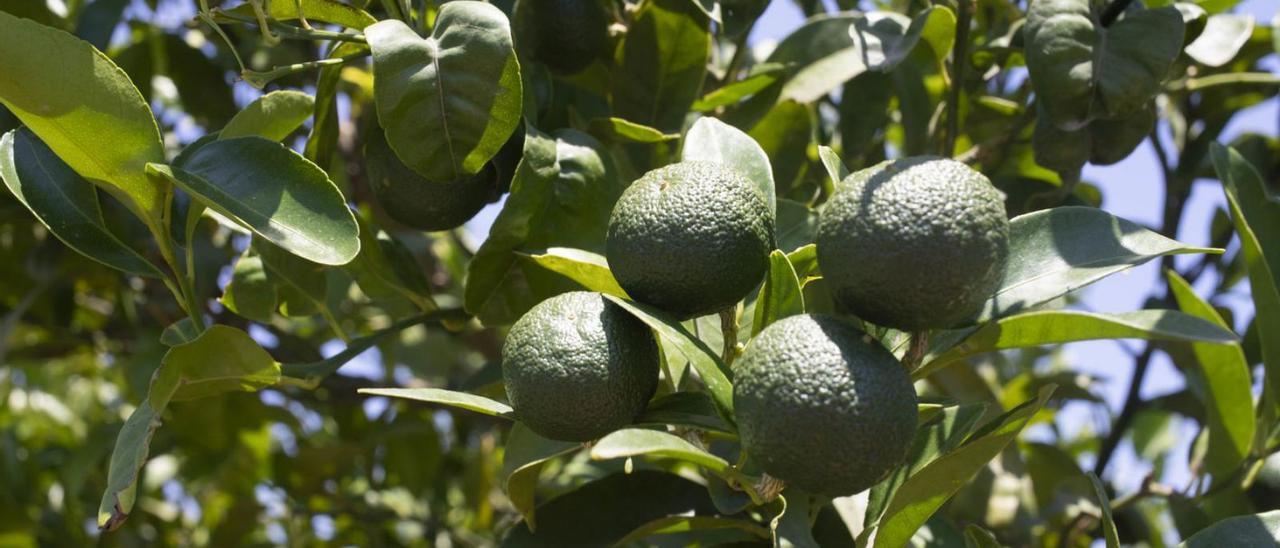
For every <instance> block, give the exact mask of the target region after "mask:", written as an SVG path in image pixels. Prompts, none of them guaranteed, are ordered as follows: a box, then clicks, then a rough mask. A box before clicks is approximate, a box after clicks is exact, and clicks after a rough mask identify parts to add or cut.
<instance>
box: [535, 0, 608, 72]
mask: <svg viewBox="0 0 1280 548" xmlns="http://www.w3.org/2000/svg"><path fill="white" fill-rule="evenodd" d="M522 1H523V2H527V3H528V6H527V10H526V11H525V13H528V14H529V17H530V18H531V21H530V23H531V24H532V25H533V32H532V33H531V35H530V39H531V41H532V42H533V43H532V44H531V45H532V47H533V55H534V58H535V59H537V60H538V61H539V62H541V63H542V64H544V65H546V66H547V68H550V69H551V70H552V71H554V72H557V73H560V74H574V73H577V72H581V71H582V70H583V69H585V68H587V67H588V66H590V65H591V63H593V62H595V60H596V59H598V58H600V57H601V56H602V55H603V54H605V53H606V52H607V51H608V46H609V21H608V19H607V18H606V17H605V12H604V8H603V7H602V6H601V4H600V2H599V0H522Z"/></svg>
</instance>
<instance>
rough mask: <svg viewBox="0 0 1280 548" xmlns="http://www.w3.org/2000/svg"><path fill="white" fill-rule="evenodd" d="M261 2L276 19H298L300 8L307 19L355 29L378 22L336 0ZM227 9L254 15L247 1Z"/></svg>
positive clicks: (231, 11)
mask: <svg viewBox="0 0 1280 548" xmlns="http://www.w3.org/2000/svg"><path fill="white" fill-rule="evenodd" d="M262 4H263V6H262V7H263V8H264V10H263V11H265V12H266V14H267V15H268V16H270V17H271V18H272V19H275V20H277V21H290V20H294V19H298V18H299V10H301V15H304V16H306V18H307V20H308V21H319V22H322V23H332V24H334V25H342V26H344V27H347V28H351V29H356V30H361V29H363V28H365V27H367V26H369V25H372V24H374V23H376V22H378V20H377V19H375V18H374V17H373V16H372V15H369V13H368V12H366V11H364V10H362V9H360V8H357V7H354V6H351V5H348V4H346V3H343V2H339V1H337V0H265V1H264V2H263V3H262ZM227 11H228V12H229V13H233V14H235V15H238V16H240V17H254V13H253V6H251V5H250V3H249V2H245V3H244V4H241V5H239V6H236V7H234V8H231V9H230V10H227ZM215 13H216V10H215ZM219 19H220V20H221V19H225V18H219Z"/></svg>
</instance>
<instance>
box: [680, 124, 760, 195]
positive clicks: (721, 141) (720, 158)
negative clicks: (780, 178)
mask: <svg viewBox="0 0 1280 548" xmlns="http://www.w3.org/2000/svg"><path fill="white" fill-rule="evenodd" d="M680 159H681V160H683V161H686V162H689V161H703V162H716V163H719V164H724V165H726V166H729V167H730V168H732V169H734V170H736V171H738V172H739V173H741V174H742V175H744V176H746V177H747V179H748V180H749V181H751V182H752V183H755V185H756V187H757V188H759V189H760V194H761V195H763V196H764V198H765V200H766V201H767V202H769V210H770V211H772V212H773V214H774V216H775V217H777V214H778V198H777V191H776V190H775V189H774V183H773V167H772V166H770V165H769V157H768V156H766V155H765V153H764V149H762V148H760V144H759V143H756V141H755V139H752V138H751V136H750V135H747V134H746V133H744V132H743V131H742V130H740V129H738V128H736V127H733V126H731V125H729V124H726V123H724V122H721V121H720V120H718V119H715V118H700V119H699V120H698V121H697V122H694V124H693V127H691V128H689V133H688V135H685V138H684V149H683V150H682V151H681V153H680Z"/></svg>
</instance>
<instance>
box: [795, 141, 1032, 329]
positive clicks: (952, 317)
mask: <svg viewBox="0 0 1280 548" xmlns="http://www.w3.org/2000/svg"><path fill="white" fill-rule="evenodd" d="M817 246H818V265H819V267H820V268H821V269H822V273H823V276H824V277H825V279H826V280H827V281H828V283H829V284H830V287H831V289H832V294H833V296H834V297H835V300H836V302H837V303H839V304H840V305H841V306H842V307H844V308H845V309H846V310H848V311H849V312H852V313H853V314H856V315H858V316H859V317H861V318H863V319H865V320H868V321H871V322H873V323H876V324H878V325H882V326H888V327H894V328H898V329H902V330H908V331H917V330H921V329H931V328H943V327H952V326H955V325H956V324H958V323H960V322H963V321H964V320H966V319H968V318H969V317H970V316H972V315H973V314H975V313H976V312H977V311H978V309H979V308H980V307H981V306H982V303H983V302H984V301H985V300H986V299H987V298H988V297H990V296H991V294H992V293H994V292H995V290H996V289H998V288H999V284H1000V281H1001V278H1002V277H1003V276H1004V269H1005V263H1006V262H1007V260H1008V255H1009V221H1008V219H1007V218H1006V215H1005V209H1004V201H1003V199H1002V198H1001V196H1000V193H999V191H997V190H996V189H995V187H993V186H992V185H991V182H990V181H989V180H987V178H986V177H984V176H983V175H982V174H981V173H978V172H977V171H974V170H973V169H970V168H969V166H966V165H964V164H962V163H960V162H957V161H954V160H950V159H944V158H937V157H931V156H921V157H914V158H904V159H900V160H894V161H889V162H884V163H881V164H879V165H876V166H873V167H870V168H867V169H865V170H862V171H859V172H857V173H854V174H852V175H850V176H849V177H848V178H846V179H845V180H844V181H843V182H842V183H841V184H840V185H839V186H838V187H837V188H836V193H835V195H834V196H833V197H832V199H831V202H830V203H828V204H827V206H826V208H825V209H824V210H823V211H822V214H821V219H820V220H819V224H818V236H817Z"/></svg>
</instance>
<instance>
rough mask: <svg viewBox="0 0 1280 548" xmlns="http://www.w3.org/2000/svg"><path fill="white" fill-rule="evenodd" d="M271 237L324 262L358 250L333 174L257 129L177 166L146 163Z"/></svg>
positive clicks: (217, 143) (343, 260)
mask: <svg viewBox="0 0 1280 548" xmlns="http://www.w3.org/2000/svg"><path fill="white" fill-rule="evenodd" d="M147 169H148V170H151V171H152V172H154V173H160V174H163V175H165V176H166V177H167V178H169V179H170V180H172V181H174V182H175V183H177V184H178V185H179V186H181V187H182V189H183V190H185V191H187V192H188V193H190V194H191V195H192V196H194V197H196V198H197V199H198V200H200V201H201V202H202V203H204V204H205V205H207V206H208V207H210V208H212V209H214V210H216V211H217V212H218V213H221V214H223V215H225V216H227V217H230V218H232V219H234V220H236V221H238V222H239V223H241V224H242V225H243V226H244V227H245V228H248V229H250V230H252V231H253V232H254V233H255V234H258V235H259V236H262V237H263V238H265V239H267V240H268V241H270V242H271V243H274V244H276V245H278V246H280V247H281V248H284V249H285V250H287V251H289V252H290V253H293V254H295V255H298V256H299V257H302V258H304V259H307V260H311V261H315V262H317V263H320V264H326V265H340V264H345V263H347V262H349V261H351V259H352V258H354V257H355V256H356V253H357V252H359V250H360V238H359V229H358V228H357V226H356V220H355V217H354V216H352V214H351V210H350V209H348V208H347V204H346V202H344V201H343V198H342V194H341V193H340V192H338V188H337V187H336V186H334V184H333V181H330V180H329V177H328V176H327V175H325V173H324V171H323V170H321V169H320V168H318V167H316V165H315V164H313V163H311V162H309V161H307V160H306V159H305V158H303V157H302V156H299V155H298V154H297V153H296V152H293V151H292V150H289V149H288V148H286V147H284V146H282V145H280V144H279V143H276V142H272V141H268V140H266V139H263V138H261V137H239V138H235V139H226V140H219V141H214V142H211V143H209V144H206V145H204V146H202V147H200V148H199V149H198V150H196V151H195V153H194V154H192V156H191V158H190V159H189V160H187V161H186V162H184V163H183V164H182V167H181V168H170V167H168V166H162V165H158V164H151V165H149V166H148V167H147Z"/></svg>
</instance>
